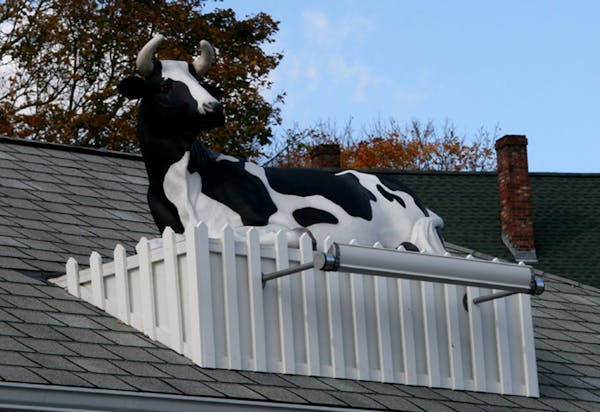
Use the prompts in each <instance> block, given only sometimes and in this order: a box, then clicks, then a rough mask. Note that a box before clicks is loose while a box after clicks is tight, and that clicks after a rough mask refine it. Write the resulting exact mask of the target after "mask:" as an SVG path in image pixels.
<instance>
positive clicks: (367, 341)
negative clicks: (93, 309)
mask: <svg viewBox="0 0 600 412" xmlns="http://www.w3.org/2000/svg"><path fill="white" fill-rule="evenodd" d="M326 243H327V242H326ZM329 243H331V242H329ZM328 246H329V244H327V245H326V247H328ZM311 247H312V244H311V240H310V238H309V237H308V236H307V235H304V236H303V237H302V238H301V239H300V246H299V248H288V244H287V241H286V238H285V235H284V234H283V233H281V234H280V235H278V236H277V237H276V238H275V241H274V243H273V244H272V245H264V244H260V243H259V239H258V234H257V232H256V231H255V230H254V229H250V230H249V231H248V232H247V235H246V239H245V241H240V240H235V239H234V232H233V230H232V229H231V228H229V227H226V228H225V229H224V230H223V233H222V235H221V237H220V238H219V239H212V238H210V239H209V237H208V232H207V229H206V226H205V225H203V224H199V225H198V226H196V227H193V228H189V229H188V230H187V231H186V234H185V240H184V241H183V240H182V241H179V242H177V241H176V237H175V234H174V233H173V231H171V230H170V229H167V230H166V231H165V233H164V234H163V238H162V247H157V248H154V249H152V248H151V246H150V242H149V241H147V240H146V239H145V238H142V240H141V241H140V243H139V244H138V246H137V254H136V255H133V256H129V257H127V256H126V254H125V249H124V248H123V247H122V246H120V245H119V246H117V247H116V248H115V250H114V260H113V261H112V262H107V263H102V261H101V257H100V255H98V254H97V253H96V252H94V253H92V255H91V257H90V268H89V269H86V270H82V271H79V269H78V266H77V262H76V261H75V260H74V259H69V261H68V262H67V275H66V276H63V277H62V278H59V279H58V280H57V281H56V282H57V283H58V284H60V285H62V286H63V287H67V288H68V290H69V292H70V293H72V294H73V295H75V296H78V297H81V298H82V299H84V300H87V301H89V302H91V303H93V304H94V305H96V306H97V307H99V308H101V309H103V310H105V311H106V312H108V313H110V314H111V315H113V316H115V317H117V318H119V319H121V320H122V321H123V322H125V323H127V324H129V325H131V326H133V327H134V328H137V329H139V330H141V331H143V332H144V333H145V334H146V335H148V336H149V337H150V338H151V339H155V340H158V341H160V342H162V343H164V344H165V345H167V346H169V347H170V348H172V349H173V350H175V351H177V352H179V353H182V354H184V355H185V356H187V357H189V358H190V359H192V360H193V361H194V362H195V363H196V364H198V365H200V366H203V367H209V368H227V369H237V370H251V371H265V372H278V373H289V374H300V375H314V376H327V377H335V378H347V379H360V380H373V381H381V382H395V383H403V384H409V385H423V386H430V387H445V388H452V389H465V390H474V391H484V392H495V393H502V394H515V395H525V396H539V395H538V382H537V370H536V364H535V349H534V341H533V326H532V319H531V308H530V297H529V295H524V294H519V295H514V296H511V297H508V298H504V299H497V300H494V301H492V302H486V303H482V304H479V305H473V304H471V305H470V306H469V311H466V310H465V308H464V306H463V296H464V295H465V293H466V294H467V296H468V298H469V299H468V300H469V302H472V299H473V298H475V297H477V296H481V295H485V294H489V293H492V292H493V291H491V290H487V289H481V288H473V287H462V286H455V285H444V284H433V283H428V282H420V281H412V280H400V279H391V278H384V277H377V276H366V275H357V274H347V273H338V272H328V273H324V272H319V271H316V270H314V269H309V270H305V271H303V272H301V273H299V274H295V275H291V276H286V277H282V278H279V279H277V280H273V281H270V282H267V283H265V284H264V286H263V282H262V276H261V272H264V273H269V272H273V271H275V270H281V269H284V268H286V267H288V266H290V265H297V264H300V263H306V262H310V261H312V258H313V253H312V249H311ZM375 247H377V245H375Z"/></svg>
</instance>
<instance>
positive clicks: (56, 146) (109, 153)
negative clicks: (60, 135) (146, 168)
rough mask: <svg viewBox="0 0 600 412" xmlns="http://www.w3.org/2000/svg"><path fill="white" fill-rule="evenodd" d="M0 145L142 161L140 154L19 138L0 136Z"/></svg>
mask: <svg viewBox="0 0 600 412" xmlns="http://www.w3.org/2000/svg"><path fill="white" fill-rule="evenodd" d="M0 143H7V144H15V145H20V146H31V147H41V148H45V149H51V150H60V151H64V152H74V153H85V154H91V155H98V156H105V157H117V158H125V159H133V160H142V156H141V155H140V154H135V153H127V152H118V151H116V150H108V149H97V148H93V147H86V146H75V145H69V144H64V143H50V142H41V141H39V140H29V139H21V138H16V137H8V136H0Z"/></svg>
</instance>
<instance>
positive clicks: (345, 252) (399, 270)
mask: <svg viewBox="0 0 600 412" xmlns="http://www.w3.org/2000/svg"><path fill="white" fill-rule="evenodd" d="M327 255H329V256H327ZM332 257H333V259H332ZM315 267H316V268H320V269H322V270H330V271H342V272H350V273H363V274H370V275H380V276H389V277H396V278H397V277H401V278H406V279H413V280H424V281H429V282H441V283H451V284H458V285H465V286H477V287H483V288H489V289H502V290H507V291H513V292H520V293H532V292H534V289H535V282H534V279H535V276H534V273H533V269H532V268H531V267H529V266H525V265H515V264H512V263H503V262H489V261H485V260H477V259H465V258H460V257H454V256H441V255H431V254H425V253H418V252H404V251H398V250H394V249H378V248H369V247H363V246H355V245H346V244H339V243H334V244H333V245H332V246H331V248H330V249H329V251H328V253H327V254H315Z"/></svg>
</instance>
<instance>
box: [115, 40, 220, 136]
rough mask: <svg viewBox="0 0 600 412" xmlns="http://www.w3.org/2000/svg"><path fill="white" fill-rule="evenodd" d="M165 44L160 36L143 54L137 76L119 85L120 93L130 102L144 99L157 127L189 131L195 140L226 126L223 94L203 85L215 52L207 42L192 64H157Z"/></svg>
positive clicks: (145, 109)
mask: <svg viewBox="0 0 600 412" xmlns="http://www.w3.org/2000/svg"><path fill="white" fill-rule="evenodd" d="M163 41H165V37H164V36H162V35H160V34H157V35H156V36H154V37H153V38H152V39H151V40H150V41H149V42H148V43H146V45H145V46H144V47H143V48H142V49H141V50H140V52H139V53H138V55H137V59H136V69H137V73H138V75H137V76H132V77H128V78H126V79H124V80H123V81H121V83H119V86H118V89H119V92H120V93H121V94H122V95H123V96H125V97H127V98H128V99H139V98H141V99H142V102H141V108H142V109H143V110H144V111H145V118H146V119H149V120H151V121H152V123H153V124H154V125H157V126H154V127H161V128H162V127H164V128H165V129H169V130H172V131H185V135H187V136H190V137H191V136H193V137H195V136H196V135H197V133H198V132H200V131H202V130H209V129H212V128H213V127H217V126H222V125H223V124H224V122H225V116H224V114H223V105H222V104H221V102H220V101H219V100H220V99H221V98H222V97H223V93H222V92H221V91H220V90H219V89H217V88H216V87H214V86H212V85H210V84H207V83H203V82H201V79H202V77H203V76H204V74H205V73H206V72H207V71H208V69H209V68H210V66H211V64H212V63H213V61H214V57H215V52H214V50H213V48H212V46H211V45H210V43H208V42H207V41H206V40H202V41H201V42H200V50H201V52H200V56H198V57H197V58H196V59H195V60H194V61H193V62H192V63H188V62H184V61H175V60H153V59H152V56H153V54H154V53H155V52H156V50H157V49H158V47H159V46H160V44H161V43H162V42H163Z"/></svg>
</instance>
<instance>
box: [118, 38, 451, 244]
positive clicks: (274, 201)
mask: <svg viewBox="0 0 600 412" xmlns="http://www.w3.org/2000/svg"><path fill="white" fill-rule="evenodd" d="M164 40H165V38H164V37H163V36H162V35H156V36H154V38H152V39H151V40H150V41H149V42H148V43H147V44H146V45H145V46H144V47H143V48H142V49H141V50H140V52H139V53H138V56H137V60H136V68H137V72H138V75H136V76H132V77H128V78H126V79H124V80H123V81H122V82H121V83H120V84H119V86H118V89H119V91H120V93H121V94H123V95H124V96H125V97H127V98H129V99H140V98H141V102H140V105H139V113H138V134H139V141H140V146H141V150H142V154H143V157H144V162H145V165H146V170H147V173H148V179H149V187H148V203H149V205H150V210H151V212H152V216H153V218H154V220H155V222H156V224H157V226H158V228H159V230H160V231H161V232H162V231H163V230H164V229H165V228H166V227H167V226H170V227H171V228H172V229H173V230H174V231H175V232H177V233H183V231H184V227H187V226H188V225H190V224H195V223H197V222H200V221H202V222H204V223H205V224H206V225H207V226H208V230H209V235H212V236H216V235H217V234H218V233H220V231H221V230H222V229H223V227H224V226H225V225H226V224H228V225H230V226H231V227H233V228H234V229H235V230H236V231H237V233H242V231H244V232H245V229H247V228H248V227H256V228H257V229H258V230H259V234H260V236H261V239H263V240H264V239H266V238H268V237H269V236H273V234H274V233H275V232H277V231H279V230H286V231H287V232H286V233H287V236H288V240H290V241H291V242H294V240H295V241H296V242H297V239H298V237H299V235H300V234H301V233H303V232H309V233H310V234H311V236H312V237H313V243H317V244H318V245H319V247H322V242H323V240H324V239H325V237H326V236H328V235H330V236H331V237H332V239H333V240H335V241H337V242H348V241H350V240H351V239H356V240H357V241H358V243H359V244H363V245H372V244H374V243H375V242H377V241H378V242H380V243H381V244H382V245H383V246H384V247H393V248H395V247H398V246H400V245H404V246H405V248H406V249H409V250H420V251H425V252H430V253H444V252H445V250H444V247H443V243H442V241H441V239H440V237H439V234H438V231H437V229H438V228H439V227H441V226H442V225H443V223H442V220H441V219H440V218H439V217H438V216H437V215H436V214H434V213H433V212H432V211H430V210H428V209H426V208H425V206H424V205H423V204H422V203H421V201H420V200H419V199H418V198H417V197H416V196H415V194H414V193H412V192H411V191H410V190H409V189H408V188H406V187H404V186H403V185H401V184H400V183H399V182H398V181H397V180H396V179H393V178H390V177H388V176H384V175H374V174H366V173H359V172H356V171H351V170H349V171H344V172H341V173H337V174H333V173H329V172H326V171H322V170H314V169H283V168H282V169H279V168H270V167H260V166H257V165H256V164H254V163H251V162H247V161H243V160H239V159H236V158H234V157H231V156H228V155H224V154H219V153H216V152H213V151H211V150H209V149H207V148H206V147H204V146H203V145H202V144H201V143H200V141H198V140H197V136H198V134H199V133H200V132H201V131H205V130H209V129H212V128H214V127H217V126H222V125H223V124H224V121H225V116H224V112H223V106H222V104H221V102H220V101H219V100H220V99H221V98H222V93H221V92H220V91H219V90H218V89H217V88H215V87H214V86H211V85H209V84H206V83H203V82H202V77H203V76H204V74H205V73H206V72H207V70H208V69H209V67H210V66H211V64H212V62H213V60H214V50H213V48H212V46H211V45H210V44H209V43H208V42H207V41H205V40H203V41H202V42H201V43H200V50H201V53H200V55H199V57H197V58H196V59H195V60H194V61H193V62H192V63H188V62H183V61H172V60H153V58H152V56H153V54H154V53H155V52H156V50H157V48H158V47H159V45H160V44H161V43H162V42H163V41H164Z"/></svg>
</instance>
